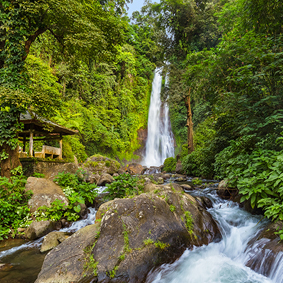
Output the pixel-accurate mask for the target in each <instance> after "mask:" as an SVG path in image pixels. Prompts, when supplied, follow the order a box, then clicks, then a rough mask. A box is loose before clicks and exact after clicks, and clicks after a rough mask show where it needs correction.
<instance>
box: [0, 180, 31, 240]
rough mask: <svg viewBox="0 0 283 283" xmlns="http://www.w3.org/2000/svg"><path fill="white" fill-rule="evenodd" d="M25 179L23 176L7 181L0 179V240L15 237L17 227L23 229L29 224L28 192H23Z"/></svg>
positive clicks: (29, 195)
mask: <svg viewBox="0 0 283 283" xmlns="http://www.w3.org/2000/svg"><path fill="white" fill-rule="evenodd" d="M25 183H26V179H25V177H24V176H23V175H19V176H13V177H11V180H10V181H9V179H8V178H6V177H0V217H1V224H0V240H3V239H4V238H8V235H9V234H10V233H11V232H12V231H14V233H12V237H13V236H15V234H16V231H17V229H18V228H19V227H25V226H26V225H27V224H29V223H30V222H31V219H30V210H29V208H28V205H27V203H28V200H29V199H30V197H31V193H30V192H25Z"/></svg>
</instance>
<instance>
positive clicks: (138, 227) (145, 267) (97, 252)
mask: <svg viewBox="0 0 283 283" xmlns="http://www.w3.org/2000/svg"><path fill="white" fill-rule="evenodd" d="M152 185H153V184H152ZM147 191H148V193H143V194H141V195H138V196H135V197H133V198H128V199H115V200H113V201H110V202H107V203H104V204H102V205H101V206H100V208H99V210H98V212H97V214H96V221H97V225H99V223H101V228H100V233H99V238H98V239H95V237H94V232H92V231H91V230H90V232H89V233H85V234H84V237H85V238H84V237H80V238H79V241H78V239H77V237H74V236H71V237H70V238H68V239H67V240H65V241H64V242H63V243H62V244H60V245H59V246H58V247H56V248H55V249H54V250H52V251H51V252H50V253H49V254H48V255H47V256H46V259H45V261H44V264H43V267H42V271H41V272H40V274H39V277H38V279H37V281H36V283H39V282H40V283H45V282H53V283H56V282H58V283H59V282H69V281H79V280H82V279H83V278H84V277H85V278H87V279H88V280H89V281H84V282H92V281H91V279H94V280H96V281H95V282H101V283H102V282H105V283H106V282H116V283H120V282H121V283H122V282H135V283H139V282H144V280H145V278H146V276H147V274H148V272H149V271H150V270H152V269H153V268H155V267H157V266H160V265H161V264H163V263H169V262H172V261H174V260H176V259H177V258H179V257H180V256H181V255H182V253H183V252H184V250H185V249H186V248H193V246H200V245H203V244H208V243H210V242H211V241H213V240H214V239H215V238H216V236H218V235H220V233H219V230H218V228H217V225H216V223H215V221H214V220H213V219H212V217H211V215H210V214H209V213H208V212H207V211H206V210H205V209H204V208H203V207H202V206H201V205H200V204H199V203H198V202H197V201H196V199H195V198H193V197H192V196H190V195H187V194H185V193H184V192H183V190H182V188H181V187H180V186H178V185H176V186H175V185H173V184H172V185H167V186H166V185H159V186H158V185H153V186H151V187H149V186H148V188H147ZM79 231H81V230H79ZM91 235H92V236H91ZM91 239H92V241H91ZM78 245H80V246H81V247H80V249H79V248H78ZM70 246H71V247H74V250H71V249H70V248H69V247H70ZM85 247H91V248H90V252H89V253H87V252H88V251H89V250H88V251H87V252H86V250H84V249H85ZM82 259H84V260H82ZM79 260H82V261H80V262H78V261H79ZM50 265H51V266H50ZM83 266H84V267H83ZM58 274H60V277H58Z"/></svg>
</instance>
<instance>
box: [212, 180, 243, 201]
mask: <svg viewBox="0 0 283 283" xmlns="http://www.w3.org/2000/svg"><path fill="white" fill-rule="evenodd" d="M238 192H239V191H238V189H237V188H230V187H229V186H228V181H227V180H222V181H221V182H220V183H219V184H218V187H217V194H218V195H219V196H220V197H221V198H223V199H234V198H235V197H236V196H237V195H238Z"/></svg>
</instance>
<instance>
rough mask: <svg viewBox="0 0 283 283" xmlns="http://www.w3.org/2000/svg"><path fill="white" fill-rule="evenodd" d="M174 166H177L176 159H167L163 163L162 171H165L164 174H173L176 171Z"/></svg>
mask: <svg viewBox="0 0 283 283" xmlns="http://www.w3.org/2000/svg"><path fill="white" fill-rule="evenodd" d="M176 164H177V160H176V158H174V157H168V158H166V159H165V161H164V167H163V170H164V171H166V172H174V171H176Z"/></svg>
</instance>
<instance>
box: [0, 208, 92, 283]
mask: <svg viewBox="0 0 283 283" xmlns="http://www.w3.org/2000/svg"><path fill="white" fill-rule="evenodd" d="M95 215H96V210H95V209H94V208H91V207H90V208H89V213H88V215H87V217H86V218H85V219H82V220H79V221H77V222H74V223H72V225H71V226H70V227H68V228H63V229H61V230H60V231H61V232H72V233H73V232H76V231H78V230H79V229H81V228H83V227H85V226H87V225H90V224H93V223H94V222H95ZM42 241H43V237H42V238H40V239H38V240H36V241H30V242H25V241H24V240H17V239H16V240H12V241H2V242H0V243H1V244H2V245H0V264H3V263H5V264H7V266H6V267H4V268H3V269H0V282H1V283H32V282H34V281H35V280H36V278H37V275H38V273H39V271H40V269H41V267H42V264H43V261H44V258H45V255H46V254H47V252H45V253H40V251H39V249H40V246H41V244H42ZM22 242H24V243H22ZM14 244H15V246H14V247H12V246H13V245H14ZM17 244H19V245H17ZM11 245H12V246H11Z"/></svg>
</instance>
